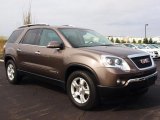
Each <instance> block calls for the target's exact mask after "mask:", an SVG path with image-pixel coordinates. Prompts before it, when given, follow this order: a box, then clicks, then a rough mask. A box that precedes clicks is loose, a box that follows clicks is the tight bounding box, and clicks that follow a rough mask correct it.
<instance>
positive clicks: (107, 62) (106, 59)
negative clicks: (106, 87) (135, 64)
mask: <svg viewBox="0 0 160 120" xmlns="http://www.w3.org/2000/svg"><path fill="white" fill-rule="evenodd" d="M101 61H102V63H103V64H104V66H105V67H112V68H120V69H121V70H124V71H129V70H130V67H129V65H128V63H127V62H126V61H125V60H124V59H122V58H119V57H116V56H110V55H102V56H101Z"/></svg>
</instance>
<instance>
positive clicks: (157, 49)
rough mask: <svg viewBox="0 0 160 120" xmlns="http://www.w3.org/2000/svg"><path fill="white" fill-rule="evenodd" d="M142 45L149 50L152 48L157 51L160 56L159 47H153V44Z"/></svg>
mask: <svg viewBox="0 0 160 120" xmlns="http://www.w3.org/2000/svg"><path fill="white" fill-rule="evenodd" d="M142 45H143V46H145V48H147V49H151V50H154V51H157V53H158V55H159V57H160V49H159V48H157V47H155V46H154V45H153V44H142Z"/></svg>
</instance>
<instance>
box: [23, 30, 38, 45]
mask: <svg viewBox="0 0 160 120" xmlns="http://www.w3.org/2000/svg"><path fill="white" fill-rule="evenodd" d="M40 33H41V29H31V30H28V31H27V33H26V34H25V36H24V38H23V40H22V44H31V45H37V43H38V40H39V36H40Z"/></svg>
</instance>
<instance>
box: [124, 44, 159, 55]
mask: <svg viewBox="0 0 160 120" xmlns="http://www.w3.org/2000/svg"><path fill="white" fill-rule="evenodd" d="M124 45H125V46H127V47H129V48H132V49H137V50H141V51H144V52H147V53H149V54H150V55H151V57H152V58H159V57H160V54H158V52H157V51H156V50H153V49H149V48H146V47H145V46H144V45H143V44H131V43H125V44H124Z"/></svg>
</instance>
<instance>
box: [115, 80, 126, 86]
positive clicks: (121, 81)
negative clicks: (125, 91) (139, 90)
mask: <svg viewBox="0 0 160 120" xmlns="http://www.w3.org/2000/svg"><path fill="white" fill-rule="evenodd" d="M125 83H126V81H124V80H120V79H118V80H117V84H121V85H124V84H125Z"/></svg>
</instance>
